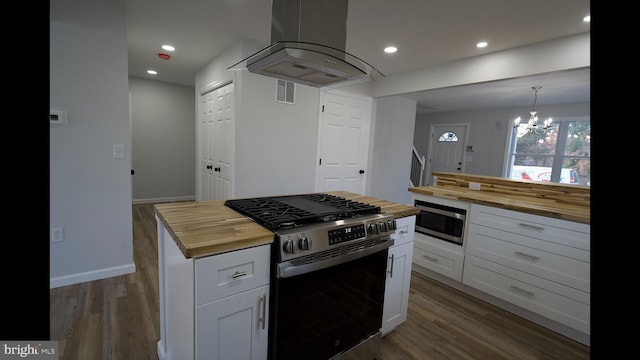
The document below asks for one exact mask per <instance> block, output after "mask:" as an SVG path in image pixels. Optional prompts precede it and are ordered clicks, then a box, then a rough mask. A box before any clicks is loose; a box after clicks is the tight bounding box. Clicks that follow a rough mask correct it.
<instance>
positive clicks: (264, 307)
mask: <svg viewBox="0 0 640 360" xmlns="http://www.w3.org/2000/svg"><path fill="white" fill-rule="evenodd" d="M260 302H261V303H262V316H261V317H260V318H259V319H258V322H261V323H262V330H264V328H265V327H266V326H267V325H266V323H267V295H262V296H261V297H260Z"/></svg>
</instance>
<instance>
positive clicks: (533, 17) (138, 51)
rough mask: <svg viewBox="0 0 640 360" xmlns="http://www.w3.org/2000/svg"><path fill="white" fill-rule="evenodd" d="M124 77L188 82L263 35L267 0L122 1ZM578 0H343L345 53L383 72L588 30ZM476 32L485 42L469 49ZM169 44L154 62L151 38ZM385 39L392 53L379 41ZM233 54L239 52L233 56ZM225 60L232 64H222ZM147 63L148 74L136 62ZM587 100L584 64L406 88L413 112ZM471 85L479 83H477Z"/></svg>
mask: <svg viewBox="0 0 640 360" xmlns="http://www.w3.org/2000/svg"><path fill="white" fill-rule="evenodd" d="M123 1H124V3H125V6H126V11H127V37H128V46H129V47H128V53H129V75H131V76H135V77H141V78H151V79H155V80H160V81H166V82H170V83H175V84H183V85H191V86H193V85H194V84H195V75H196V73H197V71H198V70H200V69H201V68H202V67H203V66H204V65H205V64H207V63H208V62H210V61H211V60H212V59H213V58H215V57H216V56H217V55H218V54H220V53H223V52H224V51H225V50H226V49H228V48H229V47H230V46H232V45H234V44H235V43H237V42H238V41H239V40H241V39H247V40H252V41H256V42H258V43H259V44H263V45H264V47H266V46H268V45H270V42H271V1H269V0H180V1H178V0H153V1H149V0H123ZM589 13H590V2H589V1H588V0H349V12H348V22H347V41H346V49H345V50H346V51H347V52H349V53H351V54H353V55H355V56H357V57H359V58H361V59H363V60H365V61H366V62H368V63H369V64H371V65H372V66H374V67H375V68H376V69H378V70H379V71H380V72H381V73H382V74H384V75H385V76H390V75H394V74H398V73H401V72H404V71H409V70H416V69H419V68H424V67H429V66H433V65H437V64H442V63H446V62H450V61H454V60H459V59H463V58H468V57H472V56H477V55H483V54H487V53H490V52H495V51H500V50H505V49H508V48H513V47H517V46H522V45H528V44H532V43H535V42H540V41H545V40H550V39H555V38H559V37H564V36H568V35H575V34H579V33H585V32H589V31H590V25H589V23H584V22H583V21H582V18H583V17H584V16H585V15H588V14H589ZM480 40H486V41H488V42H489V46H488V47H486V48H484V49H478V48H476V47H475V44H476V42H478V41H480ZM165 43H170V44H172V45H173V46H175V47H176V51H175V52H174V53H171V56H172V57H171V60H169V61H167V60H162V59H160V58H159V57H158V53H160V52H164V51H163V50H162V49H161V48H160V46H161V45H162V44H165ZM388 44H394V45H395V46H397V47H398V52H397V53H395V54H393V55H387V54H385V53H384V52H383V51H382V49H383V48H384V47H385V46H386V45H388ZM238 60H240V59H238ZM229 65H232V64H229ZM149 68H153V69H155V70H157V71H158V75H156V76H151V75H148V74H147V73H146V70H147V69H149ZM534 85H541V86H542V87H543V88H542V89H541V90H540V91H539V92H538V102H537V104H539V105H544V104H548V103H567V102H584V101H590V96H589V94H590V70H589V69H583V70H574V71H567V72H561V73H558V74H551V75H543V76H536V77H526V78H520V79H511V80H504V81H497V82H492V83H485V84H475V85H469V86H459V87H452V88H447V89H436V90H429V91H425V92H420V93H416V94H411V95H407V97H411V98H413V99H416V100H417V101H418V104H419V107H418V109H419V112H434V111H456V110H471V109H479V108H494V107H495V108H497V107H504V106H531V105H532V103H533V90H531V87H532V86H534ZM479 90H481V91H479Z"/></svg>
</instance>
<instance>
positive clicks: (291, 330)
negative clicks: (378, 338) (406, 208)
mask: <svg viewBox="0 0 640 360" xmlns="http://www.w3.org/2000/svg"><path fill="white" fill-rule="evenodd" d="M389 242H391V243H392V241H389ZM387 254H388V246H386V247H384V248H383V249H382V250H379V251H376V252H374V253H371V254H369V255H366V256H363V257H359V258H357V259H352V260H348V261H346V262H341V263H339V264H335V265H333V266H329V267H324V268H321V269H318V270H314V271H311V272H306V273H303V274H299V275H295V276H292V277H285V278H282V277H281V278H276V279H275V283H274V284H272V285H274V287H273V288H272V289H273V290H272V293H271V294H272V296H273V297H272V302H271V315H270V316H271V317H270V325H271V329H270V330H271V333H270V341H269V346H270V349H269V354H270V359H278V360H283V359H291V360H300V359H305V360H315V359H317V360H327V359H331V358H333V357H335V356H337V355H339V354H340V353H342V352H344V351H347V350H349V349H351V348H352V347H354V346H356V345H358V344H359V343H360V342H362V341H363V340H364V339H367V338H369V337H371V336H372V335H375V334H376V333H377V332H379V331H380V328H381V326H382V308H383V300H384V289H385V278H386V276H385V274H386V267H387Z"/></svg>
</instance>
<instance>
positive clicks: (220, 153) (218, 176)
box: [212, 84, 234, 200]
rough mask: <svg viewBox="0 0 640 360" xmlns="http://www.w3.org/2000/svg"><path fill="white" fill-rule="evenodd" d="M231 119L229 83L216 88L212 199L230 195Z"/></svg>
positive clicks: (230, 85)
mask: <svg viewBox="0 0 640 360" xmlns="http://www.w3.org/2000/svg"><path fill="white" fill-rule="evenodd" d="M233 121H234V109H233V84H229V85H226V86H224V87H222V88H220V89H218V90H216V116H215V125H214V131H213V143H214V149H215V155H216V164H215V166H214V176H215V181H216V185H215V197H214V199H212V200H223V199H229V198H231V195H232V194H231V192H232V191H231V190H232V186H231V185H232V177H233V167H232V161H233V159H232V156H233V151H232V150H233V147H232V145H233Z"/></svg>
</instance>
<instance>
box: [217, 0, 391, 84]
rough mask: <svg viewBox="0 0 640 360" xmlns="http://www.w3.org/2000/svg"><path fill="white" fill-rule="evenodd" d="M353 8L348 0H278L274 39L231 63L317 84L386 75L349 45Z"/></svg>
mask: <svg viewBox="0 0 640 360" xmlns="http://www.w3.org/2000/svg"><path fill="white" fill-rule="evenodd" d="M347 12H348V1H347V0H272V17H271V45H270V46H268V47H266V48H264V49H262V50H260V51H258V52H257V53H255V54H253V55H251V56H250V57H248V58H246V59H244V60H242V61H241V62H239V63H238V64H235V65H233V66H231V67H229V69H230V70H233V69H239V68H238V65H239V64H243V65H244V66H246V69H248V70H249V71H250V72H252V73H256V74H261V75H265V76H269V77H274V78H279V79H284V80H289V81H293V82H296V83H301V84H305V85H310V86H315V87H325V86H329V85H334V84H338V83H341V84H346V85H348V84H352V83H358V82H364V81H369V80H371V79H372V76H379V77H384V75H382V73H380V72H379V71H378V70H377V69H375V68H374V67H373V66H371V65H369V64H368V63H366V62H365V61H363V60H361V59H359V58H358V57H356V56H353V55H351V54H349V53H347V52H346V51H345V45H346V41H347ZM241 66H242V65H241Z"/></svg>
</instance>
